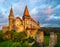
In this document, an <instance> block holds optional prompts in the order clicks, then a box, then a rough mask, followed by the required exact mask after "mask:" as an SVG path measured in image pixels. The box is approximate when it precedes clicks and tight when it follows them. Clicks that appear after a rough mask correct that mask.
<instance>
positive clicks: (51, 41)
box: [49, 32, 57, 47]
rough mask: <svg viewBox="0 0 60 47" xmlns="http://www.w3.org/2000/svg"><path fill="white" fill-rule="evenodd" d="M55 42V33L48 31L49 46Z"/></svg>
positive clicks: (52, 46) (52, 45)
mask: <svg viewBox="0 0 60 47" xmlns="http://www.w3.org/2000/svg"><path fill="white" fill-rule="evenodd" d="M56 44H57V34H56V33H54V32H50V41H49V47H54V46H55V45H56Z"/></svg>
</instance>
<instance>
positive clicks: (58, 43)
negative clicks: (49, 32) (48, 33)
mask: <svg viewBox="0 0 60 47" xmlns="http://www.w3.org/2000/svg"><path fill="white" fill-rule="evenodd" d="M57 35H58V38H57V45H56V46H55V47H60V33H58V34H57Z"/></svg>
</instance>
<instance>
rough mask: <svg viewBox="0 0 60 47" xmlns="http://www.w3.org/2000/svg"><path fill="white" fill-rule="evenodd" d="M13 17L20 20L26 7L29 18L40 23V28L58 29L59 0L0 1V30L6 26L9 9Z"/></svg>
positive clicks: (59, 19) (59, 24)
mask: <svg viewBox="0 0 60 47" xmlns="http://www.w3.org/2000/svg"><path fill="white" fill-rule="evenodd" d="M11 5H12V8H13V11H14V16H15V17H17V16H20V17H21V18H22V16H23V12H24V8H25V6H26V5H27V6H28V9H29V13H30V15H31V17H33V18H34V19H35V20H36V21H39V22H40V26H48V27H60V0H0V29H1V28H2V25H8V16H9V12H10V8H11Z"/></svg>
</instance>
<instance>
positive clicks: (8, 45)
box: [0, 40, 13, 47]
mask: <svg viewBox="0 0 60 47" xmlns="http://www.w3.org/2000/svg"><path fill="white" fill-rule="evenodd" d="M12 44H13V42H12V41H10V40H6V41H3V42H1V43H0V47H11V45H12Z"/></svg>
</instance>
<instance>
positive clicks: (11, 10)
mask: <svg viewBox="0 0 60 47" xmlns="http://www.w3.org/2000/svg"><path fill="white" fill-rule="evenodd" d="M10 16H12V17H14V14H13V9H12V7H11V9H10V14H9V17H10Z"/></svg>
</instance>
